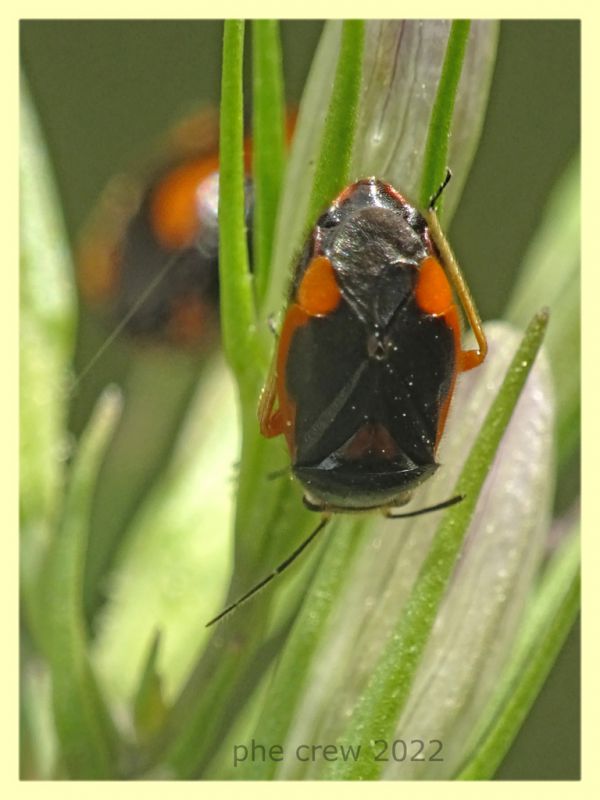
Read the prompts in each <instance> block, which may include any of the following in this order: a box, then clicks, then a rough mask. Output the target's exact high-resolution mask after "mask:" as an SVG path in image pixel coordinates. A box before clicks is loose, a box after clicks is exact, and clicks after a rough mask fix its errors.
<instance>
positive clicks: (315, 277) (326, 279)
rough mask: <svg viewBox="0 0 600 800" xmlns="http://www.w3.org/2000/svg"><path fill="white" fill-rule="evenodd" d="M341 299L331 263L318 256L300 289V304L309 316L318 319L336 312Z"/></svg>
mask: <svg viewBox="0 0 600 800" xmlns="http://www.w3.org/2000/svg"><path fill="white" fill-rule="evenodd" d="M341 297H342V295H341V293H340V287H339V286H338V283H337V280H336V277H335V272H334V270H333V265H332V263H331V261H330V260H329V259H328V258H327V257H326V256H316V258H313V260H312V261H311V262H310V264H309V265H308V268H307V270H306V272H305V273H304V276H303V278H302V282H301V283H300V287H299V288H298V304H299V305H300V307H301V308H302V309H303V310H304V311H305V312H306V313H307V314H308V315H309V316H311V317H318V316H324V315H325V314H329V313H330V312H331V311H335V309H336V308H337V307H338V305H339V303H340V300H341Z"/></svg>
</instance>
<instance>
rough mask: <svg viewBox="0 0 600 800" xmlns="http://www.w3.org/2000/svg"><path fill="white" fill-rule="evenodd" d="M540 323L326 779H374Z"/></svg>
mask: <svg viewBox="0 0 600 800" xmlns="http://www.w3.org/2000/svg"><path fill="white" fill-rule="evenodd" d="M547 322H548V315H547V313H546V312H540V313H539V314H538V315H537V316H536V317H534V319H533V320H532V322H531V324H530V326H529V328H528V329H527V331H526V333H525V336H524V338H523V341H522V343H521V345H520V347H519V349H518V350H517V353H516V354H515V357H514V358H513V361H512V363H511V366H510V367H509V370H508V372H507V375H506V377H505V379H504V382H503V384H502V387H501V389H500V391H499V392H498V395H497V396H496V399H495V400H494V402H493V404H492V407H491V408H490V411H489V412H488V415H487V417H486V420H485V422H484V424H483V426H482V429H481V432H480V434H479V436H478V437H477V440H476V442H475V444H474V446H473V448H472V449H471V452H470V454H469V457H468V459H467V461H466V463H465V466H464V468H463V471H462V473H461V475H460V477H459V479H458V481H457V484H456V488H455V493H456V494H463V495H465V499H464V500H463V502H462V503H459V504H458V505H457V506H454V507H453V508H452V509H450V510H449V511H448V512H447V513H446V515H445V516H444V519H443V521H442V523H441V525H440V528H439V529H438V532H437V534H436V538H435V540H434V542H433V545H432V547H431V549H430V551H429V553H428V556H427V558H426V560H425V562H424V564H423V567H422V569H421V571H420V573H419V576H418V578H417V582H416V584H415V587H414V589H413V592H412V594H411V596H410V598H409V600H408V603H407V607H406V608H405V610H404V612H403V614H402V616H401V617H400V620H399V623H398V626H397V627H396V630H395V632H394V634H393V635H392V636H391V637H390V640H389V643H388V645H387V647H386V650H385V651H384V653H383V656H382V658H381V659H380V662H379V665H378V667H377V668H376V669H375V672H374V673H373V675H372V677H371V680H370V682H369V684H368V686H367V689H366V691H365V694H364V695H363V697H362V698H361V700H360V701H359V704H358V706H357V708H356V710H355V712H354V714H353V716H352V718H351V720H350V722H349V725H348V728H347V731H346V734H345V736H344V737H343V739H342V743H343V744H345V745H350V744H351V745H353V746H355V745H356V744H357V743H358V742H361V743H362V749H361V753H360V757H359V758H358V759H357V760H356V762H354V763H342V762H339V763H337V764H334V765H332V767H331V769H330V770H329V774H328V777H332V778H336V779H343V778H345V779H353V778H354V779H374V778H376V777H377V776H378V774H379V772H380V768H381V765H380V764H379V763H378V762H376V761H375V760H374V758H373V752H372V746H371V743H372V742H374V741H376V740H378V739H385V740H389V739H390V738H391V735H392V733H393V728H394V725H395V723H396V720H397V719H398V716H399V714H400V712H401V710H402V709H403V707H404V704H405V702H406V699H407V697H408V694H409V691H410V688H411V686H412V683H413V680H414V675H415V672H416V669H417V666H418V664H419V660H420V658H421V655H422V653H423V650H424V648H425V645H426V643H427V639H428V637H429V633H430V631H431V627H432V625H433V623H434V621H435V617H436V614H437V610H438V607H439V604H440V602H441V599H442V597H443V595H444V591H445V589H446V586H447V585H448V581H449V580H450V577H451V575H452V572H453V569H454V565H455V562H456V558H457V556H458V553H459V551H460V547H461V545H462V542H463V540H464V537H465V535H466V532H467V529H468V526H469V522H470V520H471V517H472V515H473V512H474V510H475V506H476V503H477V498H478V496H479V492H480V490H481V487H482V486H483V483H484V480H485V477H486V475H487V473H488V471H489V469H490V467H491V464H492V462H493V459H494V456H495V453H496V450H497V448H498V445H499V443H500V440H501V438H502V435H503V433H504V430H505V429H506V426H507V425H508V422H509V421H510V417H511V415H512V412H513V410H514V408H515V405H516V403H517V400H518V398H519V395H520V393H521V389H522V388H523V386H524V384H525V380H526V378H527V376H528V374H529V371H530V369H531V367H532V365H533V362H534V359H535V356H536V354H537V352H538V350H539V348H540V346H541V343H542V339H543V336H544V332H545V330H546V326H547Z"/></svg>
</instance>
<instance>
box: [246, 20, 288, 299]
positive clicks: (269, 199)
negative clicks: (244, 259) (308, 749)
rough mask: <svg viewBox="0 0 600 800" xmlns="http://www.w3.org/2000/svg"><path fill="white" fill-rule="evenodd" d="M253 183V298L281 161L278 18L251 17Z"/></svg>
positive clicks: (261, 287) (260, 293) (265, 270)
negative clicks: (276, 19) (255, 18)
mask: <svg viewBox="0 0 600 800" xmlns="http://www.w3.org/2000/svg"><path fill="white" fill-rule="evenodd" d="M252 66H253V84H252V89H253V94H252V99H253V128H252V134H253V137H252V138H253V147H252V156H253V163H252V175H253V187H254V189H253V190H254V222H253V250H254V252H253V262H254V280H255V282H256V296H257V302H258V303H259V304H260V303H261V302H262V300H263V298H264V294H265V289H266V286H267V283H268V279H269V265H270V263H271V253H272V250H273V234H274V231H275V219H276V217H277V207H278V205H279V195H280V192H281V183H282V180H283V169H284V166H285V135H284V122H285V98H284V86H283V72H282V63H281V42H280V39H279V23H278V22H277V21H275V20H255V21H254V22H253V23H252Z"/></svg>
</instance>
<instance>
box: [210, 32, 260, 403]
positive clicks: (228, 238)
mask: <svg viewBox="0 0 600 800" xmlns="http://www.w3.org/2000/svg"><path fill="white" fill-rule="evenodd" d="M243 59H244V23H243V22H241V21H239V20H226V21H225V30H224V36H223V72H222V81H221V123H220V129H221V133H220V156H219V157H220V167H219V172H220V174H219V280H220V287H221V327H222V334H223V346H224V349H225V354H226V356H227V360H228V361H229V364H230V366H231V368H232V369H233V371H234V373H235V375H236V378H237V380H238V383H239V387H240V391H241V392H242V393H244V392H246V391H248V390H249V383H250V382H251V383H252V385H254V383H255V381H256V377H255V376H256V372H257V369H258V367H259V360H258V352H257V347H256V338H255V331H256V311H255V308H254V296H253V288H252V277H251V274H250V268H249V263H248V247H247V242H246V226H245V197H244V157H243V145H244V97H243V74H242V68H243Z"/></svg>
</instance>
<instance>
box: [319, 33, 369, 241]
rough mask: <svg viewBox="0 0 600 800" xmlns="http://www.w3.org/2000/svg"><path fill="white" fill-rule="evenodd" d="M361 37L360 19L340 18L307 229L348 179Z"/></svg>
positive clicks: (355, 115)
mask: <svg viewBox="0 0 600 800" xmlns="http://www.w3.org/2000/svg"><path fill="white" fill-rule="evenodd" d="M364 39H365V25H364V22H363V21H362V20H350V21H346V22H344V27H343V30H342V41H341V45H340V54H339V58H338V64H337V68H336V73H335V80H334V84H333V92H332V95H331V103H330V106H329V112H328V114H327V119H326V121H325V129H324V131H323V139H322V142H321V149H320V152H319V159H318V161H317V167H316V171H315V178H314V183H313V187H312V193H311V196H310V202H309V204H308V219H307V223H306V227H307V229H309V228H311V227H312V226H313V225H314V223H315V220H316V219H317V217H318V216H319V214H320V213H321V211H322V210H323V209H324V208H325V206H326V205H327V204H328V203H330V202H331V200H332V199H333V198H334V197H335V196H336V195H337V194H339V192H340V191H341V190H342V189H343V188H344V186H345V185H346V184H347V183H348V175H349V171H350V161H351V158H352V148H353V145H354V133H355V130H356V118H357V113H358V102H359V99H360V89H361V82H362V55H363V49H364Z"/></svg>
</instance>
